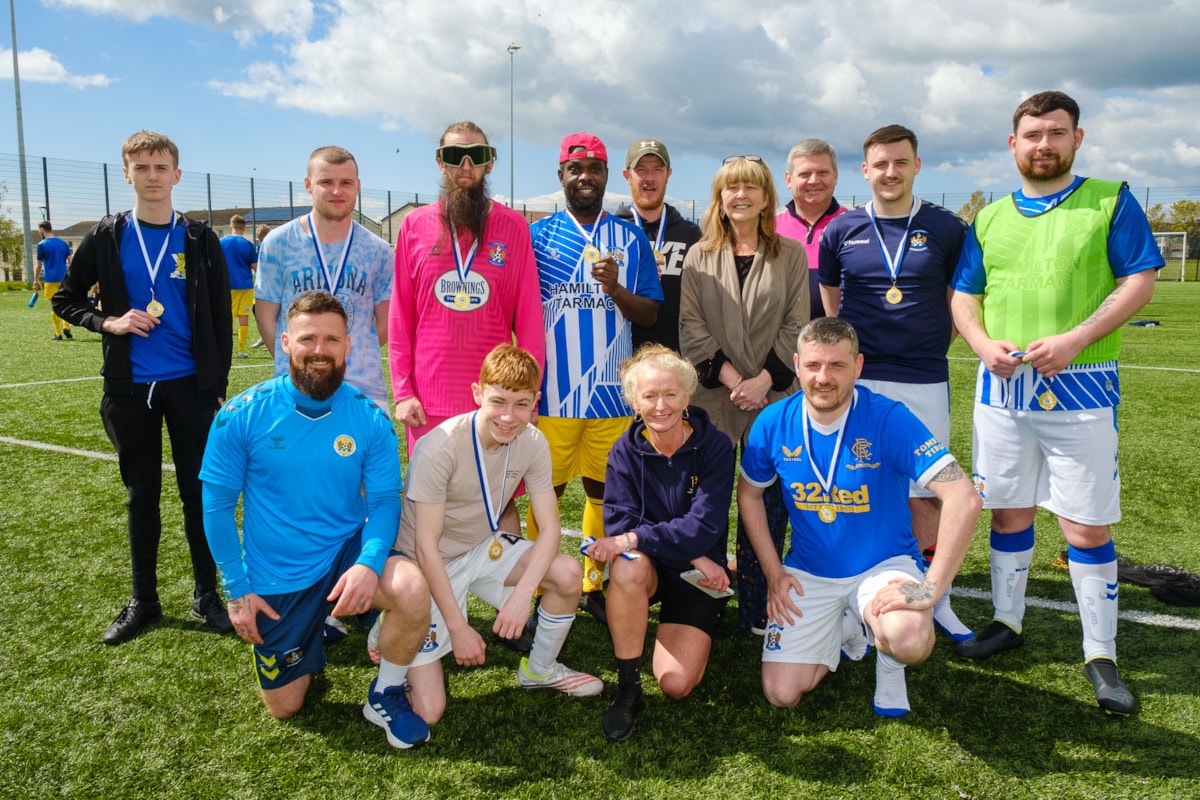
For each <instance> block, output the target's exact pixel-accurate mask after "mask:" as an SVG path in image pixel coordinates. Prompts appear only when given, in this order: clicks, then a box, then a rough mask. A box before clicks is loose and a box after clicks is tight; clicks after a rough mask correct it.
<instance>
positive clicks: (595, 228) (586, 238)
mask: <svg viewBox="0 0 1200 800" xmlns="http://www.w3.org/2000/svg"><path fill="white" fill-rule="evenodd" d="M566 213H567V218H568V219H570V220H571V222H573V223H575V230H577V231H579V235H580V236H582V237H583V240H584V241H585V242H587V247H592V239H594V238H596V232H597V231H599V230H600V223H601V222H604V218H605V217H607V216H608V212H607V211H601V212H600V216H599V217H598V218H597V219H596V221H595V222H594V223H593V224H592V232H591V233H588V232H587V231H586V230H584V228H583V226H582V225H580V224H579V220H577V219H575V216H574V215H573V214H572V213H571V212H570V211H567V212H566ZM587 247H585V248H584V249H585V250H586V249H587ZM579 263H580V265H581V266H582V265H583V257H582V256H580V261H579Z"/></svg>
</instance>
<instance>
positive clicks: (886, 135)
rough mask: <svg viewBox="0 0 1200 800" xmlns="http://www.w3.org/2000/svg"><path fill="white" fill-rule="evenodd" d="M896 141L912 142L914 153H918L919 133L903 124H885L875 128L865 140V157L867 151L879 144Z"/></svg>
mask: <svg viewBox="0 0 1200 800" xmlns="http://www.w3.org/2000/svg"><path fill="white" fill-rule="evenodd" d="M896 142H912V147H913V155H916V154H917V135H916V134H915V133H913V132H912V131H910V130H909V129H908V128H906V127H904V126H903V125H884V126H883V127H882V128H879V129H878V130H875V131H873V132H872V133H871V135H870V136H868V137H867V140H866V141H865V142H863V158H864V159H866V157H867V151H868V150H870V149H871V148H872V147H874V146H875V145H877V144H895V143H896Z"/></svg>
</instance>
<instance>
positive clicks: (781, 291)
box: [679, 156, 809, 634]
mask: <svg viewBox="0 0 1200 800" xmlns="http://www.w3.org/2000/svg"><path fill="white" fill-rule="evenodd" d="M775 205H776V194H775V182H774V180H773V179H772V177H771V171H770V169H768V168H767V165H766V164H765V163H764V162H763V160H762V159H761V158H759V157H758V156H734V157H732V158H727V159H725V163H724V164H722V165H721V168H720V169H719V170H717V174H716V175H715V176H714V177H713V182H712V202H711V203H710V204H709V207H708V211H707V212H705V214H704V224H703V226H702V227H703V237H702V238H701V239H700V241H699V243H697V244H696V246H694V247H693V248H692V249H691V250H690V251H689V252H688V255H687V258H686V259H685V260H684V264H683V285H682V300H681V304H680V312H679V344H680V350H681V351H682V354H683V356H684V357H685V358H687V359H688V360H689V361H691V362H692V363H693V364H695V366H696V370H697V372H699V374H700V388H699V389H698V390H697V391H696V395H695V396H694V397H693V402H694V403H695V404H696V405H698V406H700V407H701V408H703V409H704V410H705V411H707V412H708V415H709V417H710V418H711V419H712V421H713V424H715V425H716V427H717V428H718V429H720V430H721V431H722V432H723V433H725V434H726V435H727V436H728V437H729V438H730V439H731V440H732V441H733V442H734V443H735V444H738V445H740V444H742V443H743V441H744V437H745V434H746V433H747V432H748V431H749V430H750V426H751V425H752V424H753V423H754V420H755V418H756V417H757V416H758V412H759V411H761V410H762V409H763V408H764V407H766V405H767V403H770V402H773V401H775V400H779V399H781V398H783V397H786V396H787V395H789V394H791V393H792V392H794V391H796V390H797V389H799V384H798V382H797V379H796V373H795V370H794V369H793V366H792V363H793V362H792V356H793V354H794V353H795V352H796V338H797V336H798V335H799V334H800V328H802V327H803V326H804V324H805V323H806V322H808V316H809V302H808V263H807V260H806V258H805V255H804V247H803V246H802V245H801V244H800V243H799V242H796V241H793V240H792V239H789V238H786V237H783V236H780V235H778V234H777V233H776V232H775ZM763 500H764V502H765V504H766V507H767V519H768V524H769V527H770V531H771V538H772V540H773V541H774V543H775V547H776V549H777V550H779V551H780V552H782V549H783V541H784V536H785V535H786V533H787V524H788V520H787V509H786V508H785V506H784V501H783V492H782V488H781V487H780V486H779V484H778V483H776V484H775V485H774V486H772V487H770V488H769V489H768V490H767V492H766V494H765V495H764V497H763ZM737 574H738V624H739V626H740V627H742V628H749V629H751V630H753V631H754V632H755V633H758V634H762V632H763V630H764V629H765V628H766V618H767V607H766V596H767V584H766V580H765V579H764V578H763V575H762V570H761V569H760V568H759V565H758V559H757V558H756V557H755V555H754V551H753V549H752V548H751V547H750V543H749V540H747V539H746V534H745V531H744V530H743V528H742V524H741V522H740V521H739V522H738V529H737Z"/></svg>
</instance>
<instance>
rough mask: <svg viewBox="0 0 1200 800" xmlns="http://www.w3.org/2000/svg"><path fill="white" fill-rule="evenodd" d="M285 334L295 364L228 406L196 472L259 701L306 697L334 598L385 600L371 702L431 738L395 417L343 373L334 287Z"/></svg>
mask: <svg viewBox="0 0 1200 800" xmlns="http://www.w3.org/2000/svg"><path fill="white" fill-rule="evenodd" d="M280 344H281V346H282V347H283V350H284V352H285V353H287V355H288V373H289V374H287V375H283V376H281V377H277V378H272V379H271V380H268V381H266V382H264V383H260V384H258V385H257V386H253V387H251V388H250V389H248V390H246V391H245V392H242V393H241V394H240V395H238V396H237V397H235V398H234V399H232V400H230V401H229V402H228V403H227V404H226V405H225V407H224V408H223V409H221V412H220V414H218V415H217V418H216V420H215V421H214V422H213V427H212V434H211V436H210V439H209V449H208V451H207V453H206V454H205V459H204V467H203V469H202V470H201V473H200V477H201V479H202V480H203V481H204V519H205V533H206V535H207V536H208V542H209V545H210V547H211V548H212V552H213V556H214V557H215V558H216V561H217V564H218V566H219V567H220V570H221V577H222V580H223V582H224V586H225V593H226V594H227V595H228V596H229V598H230V600H229V615H230V619H231V621H232V622H233V625H234V630H235V631H236V632H237V634H238V636H240V637H241V638H242V639H244V640H245V641H247V642H250V643H252V644H253V645H254V669H255V672H256V673H257V675H258V681H259V686H260V688H261V690H262V699H263V702H264V703H265V704H266V706H267V709H268V710H269V711H270V712H271V714H272V715H273V716H275V717H279V718H284V717H290V716H291V715H293V714H295V713H296V712H297V711H299V710H300V707H301V706H302V705H303V703H304V696H305V694H306V692H307V691H308V686H309V682H310V680H311V676H312V673H314V672H317V671H318V670H320V669H321V668H322V667H324V666H325V651H324V648H323V646H322V639H323V635H324V630H325V616H326V614H327V613H329V608H330V605H333V613H334V614H335V615H338V614H346V615H349V614H357V615H363V614H366V613H367V612H369V611H370V610H371V609H372V608H377V609H382V610H386V611H388V613H387V614H386V615H385V616H384V617H383V623H382V629H381V632H380V640H379V650H380V653H381V654H382V656H383V660H382V661H381V663H380V666H379V674H378V676H377V677H376V678H375V680H374V681H373V682H372V684H371V688H370V690H369V693H368V699H367V703H366V705H364V706H363V715H364V716H365V717H366V718H367V719H368V720H369V721H370V722H372V723H374V724H376V725H378V726H380V727H382V728H384V729H385V730H386V731H387V738H388V742H389V743H390V744H391V745H392V746H393V747H400V748H406V747H411V746H413V745H414V744H419V743H421V742H423V741H425V740H426V739H428V738H429V727H428V726H427V725H426V724H425V721H424V720H422V719H421V718H420V717H419V716H417V715H416V714H415V713H414V712H413V710H412V706H411V704H410V703H409V701H408V697H407V692H408V687H407V684H406V678H407V672H408V664H409V663H410V662H411V661H412V659H413V658H414V657H415V656H416V654H417V649H418V648H419V647H420V646H421V642H422V641H423V640H424V638H425V632H426V630H427V629H428V627H429V588H428V586H426V584H425V581H424V579H423V578H422V577H421V573H420V570H418V569H417V566H416V565H415V564H414V563H413V562H412V561H410V560H409V559H408V558H406V557H404V556H401V555H399V554H394V553H392V550H391V545H392V542H393V541H395V538H396V529H397V527H398V525H399V519H400V489H401V479H400V457H399V452H398V443H397V440H396V431H395V429H394V428H393V427H392V423H391V420H390V419H389V418H388V416H387V414H386V413H385V412H384V411H383V409H381V408H379V407H378V406H377V405H375V404H374V403H373V402H372V401H371V400H370V399H369V398H367V397H366V396H365V395H363V394H362V393H361V392H359V391H358V389H356V388H354V387H353V386H351V385H349V384H347V383H344V382H343V376H344V375H345V372H346V355H347V353H348V351H349V350H350V336H349V333H348V332H347V326H346V312H345V309H344V308H343V306H342V304H341V303H340V302H339V301H338V300H337V298H335V297H334V296H333V295H331V294H329V293H327V292H308V293H305V294H302V295H300V297H298V298H297V299H296V300H295V301H293V302H292V304H291V306H290V307H289V308H288V314H287V329H286V330H285V331H284V332H283V334H282V336H281V337H280ZM239 496H241V498H242V501H243V523H242V532H241V536H240V537H239V536H238V528H237V521H236V510H237V505H238V497H239Z"/></svg>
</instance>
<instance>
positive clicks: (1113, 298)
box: [1079, 282, 1126, 328]
mask: <svg viewBox="0 0 1200 800" xmlns="http://www.w3.org/2000/svg"><path fill="white" fill-rule="evenodd" d="M1125 286H1126V284H1125V282H1121V283H1118V284H1117V285H1116V287H1115V288H1114V289H1113V290H1112V291H1111V292H1109V293H1108V297H1106V298H1104V301H1103V302H1102V303H1100V305H1099V306H1097V307H1096V310H1095V311H1093V312H1092V313H1091V315H1089V316H1088V318H1087V319H1085V320H1084V321H1083V322H1081V323H1079V327H1081V328H1085V327H1087V326H1088V325H1095V324H1096V323H1097V322H1099V321H1100V317H1102V316H1104V312H1106V311H1108V309H1109V308H1111V307H1112V305H1113V303H1115V302H1117V295H1119V294H1120V293H1121V292H1122V291H1124V289H1125Z"/></svg>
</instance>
